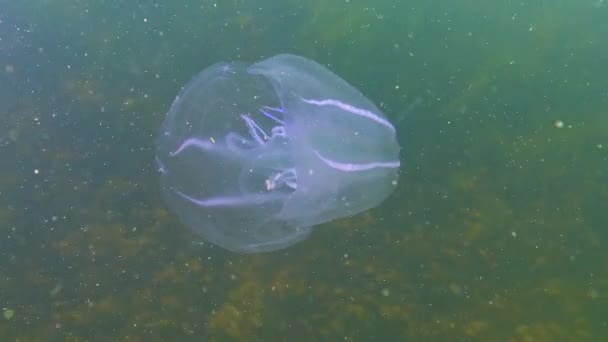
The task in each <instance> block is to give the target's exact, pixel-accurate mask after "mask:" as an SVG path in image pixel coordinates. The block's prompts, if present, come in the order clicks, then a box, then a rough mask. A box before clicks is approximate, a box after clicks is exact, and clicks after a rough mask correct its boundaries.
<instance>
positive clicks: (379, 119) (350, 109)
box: [300, 97, 395, 132]
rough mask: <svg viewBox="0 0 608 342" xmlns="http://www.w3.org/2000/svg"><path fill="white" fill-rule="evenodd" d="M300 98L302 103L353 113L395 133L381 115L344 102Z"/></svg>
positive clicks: (393, 128)
mask: <svg viewBox="0 0 608 342" xmlns="http://www.w3.org/2000/svg"><path fill="white" fill-rule="evenodd" d="M300 98H301V99H302V101H304V102H306V103H308V104H312V105H315V106H333V107H337V108H340V109H342V110H345V111H347V112H349V113H352V114H355V115H358V116H361V117H364V118H367V119H370V120H372V121H374V122H377V123H379V124H380V125H382V126H385V127H387V128H389V129H390V130H391V131H393V132H394V131H395V127H393V125H392V124H391V123H390V122H389V121H388V120H386V119H385V118H383V117H381V116H380V115H378V114H376V113H373V112H370V111H369V110H367V109H363V108H358V107H355V106H353V105H349V104H348V103H344V102H341V101H338V100H334V99H325V100H312V99H305V98H303V97H300Z"/></svg>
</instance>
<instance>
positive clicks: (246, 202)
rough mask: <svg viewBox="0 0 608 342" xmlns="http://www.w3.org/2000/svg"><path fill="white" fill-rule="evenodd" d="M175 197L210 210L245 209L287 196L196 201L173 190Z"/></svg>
mask: <svg viewBox="0 0 608 342" xmlns="http://www.w3.org/2000/svg"><path fill="white" fill-rule="evenodd" d="M173 192H175V193H176V194H177V195H179V196H181V197H183V198H185V199H187V200H188V201H190V202H192V203H193V204H195V205H197V206H200V207H205V208H211V207H246V206H253V205H259V204H263V203H268V202H273V201H284V200H285V199H286V198H287V197H288V196H289V194H283V193H276V192H268V193H263V194H255V193H254V194H245V195H239V196H223V197H210V198H203V199H198V198H194V197H192V196H189V195H186V194H184V193H183V192H181V191H178V190H173Z"/></svg>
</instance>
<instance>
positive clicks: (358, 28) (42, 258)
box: [0, 0, 608, 341]
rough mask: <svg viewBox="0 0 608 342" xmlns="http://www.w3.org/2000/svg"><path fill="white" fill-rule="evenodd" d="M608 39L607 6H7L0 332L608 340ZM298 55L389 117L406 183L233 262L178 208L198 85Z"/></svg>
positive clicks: (0, 102)
mask: <svg viewBox="0 0 608 342" xmlns="http://www.w3.org/2000/svg"><path fill="white" fill-rule="evenodd" d="M607 23H608V4H606V3H605V2H604V1H603V0H599V1H597V0H591V1H527V2H526V1H525V2H521V1H519V2H516V1H503V2H483V1H458V2H454V3H453V4H452V2H445V1H405V2H404V1H387V0H378V1H362V0H350V1H340V2H334V3H331V2H327V1H320V0H312V1H291V0H289V1H270V0H260V1H245V0H240V1H217V2H213V1H183V2H171V3H168V2H167V3H163V2H151V1H143V2H127V1H124V2H121V1H104V2H99V1H52V2H51V1H31V0H30V1H16V2H9V1H6V0H0V165H1V167H2V174H1V175H0V233H1V234H0V257H1V259H0V309H1V310H2V312H3V315H2V316H1V317H0V336H2V339H3V340H7V341H16V340H18V341H64V340H67V341H114V340H116V341H127V340H128V341H341V340H348V341H353V340H354V341H404V340H407V341H601V340H604V339H606V338H608V326H607V325H608V320H607V319H606V317H608V305H607V304H608V252H606V248H605V246H606V244H607V243H608V233H606V222H607V219H606V218H607V216H606V215H607V214H606V208H607V204H606V203H608V187H607V186H606V182H607V180H608V173H607V170H608V133H607V132H608V131H607V127H608V81H607V78H606V72H605V70H606V67H607V66H608V64H607V62H606V55H607V54H608V48H606V44H605V41H606V36H608V24H607ZM281 52H288V53H295V54H299V55H303V56H307V57H308V58H311V59H314V60H316V61H318V62H319V63H322V64H324V65H326V66H328V67H329V68H331V69H332V70H334V71H335V72H336V73H337V74H339V75H341V76H342V77H343V78H344V79H345V80H347V81H348V82H349V83H351V84H353V85H355V86H356V87H358V88H359V89H360V90H361V91H362V92H363V93H365V94H366V95H367V96H368V97H369V98H370V99H372V100H373V101H374V102H376V103H377V104H379V106H380V107H381V108H382V110H383V111H384V112H385V113H386V114H387V116H388V117H389V118H390V120H391V121H393V122H394V123H395V126H396V128H397V134H398V139H399V142H400V144H401V146H402V160H401V163H402V173H401V176H400V184H399V186H398V189H397V191H396V192H395V193H394V194H393V196H392V197H391V198H390V199H389V200H387V201H386V202H384V203H383V204H382V205H381V206H380V207H378V208H376V209H374V210H371V211H368V212H366V213H364V214H361V215H358V216H356V217H353V218H349V219H344V220H339V221H335V222H333V223H330V224H325V225H323V226H321V227H318V228H317V229H316V230H315V231H314V233H313V235H312V237H311V238H309V239H308V240H306V241H304V242H302V243H300V244H298V245H296V246H294V247H291V248H289V249H286V250H283V251H279V252H275V253H271V254H257V255H247V256H242V255H237V254H233V253H230V252H227V251H224V250H222V249H220V248H217V247H213V246H211V245H208V244H206V243H203V242H201V241H200V240H199V239H198V237H197V236H196V235H194V234H193V233H192V232H191V231H190V230H188V229H187V228H185V227H184V226H183V225H182V224H181V223H180V222H179V221H178V220H177V218H176V217H175V216H174V215H173V214H171V213H170V212H169V211H168V210H167V208H166V205H165V203H163V201H162V199H161V196H160V191H159V186H158V172H157V167H156V165H155V162H154V153H155V146H154V143H155V140H156V135H157V133H158V129H159V126H160V124H161V122H162V120H163V118H164V115H165V113H166V111H167V110H168V108H169V106H170V104H171V102H172V100H173V98H174V97H175V95H176V94H177V92H178V91H179V89H180V87H181V86H182V85H183V84H185V83H186V82H187V81H188V79H190V77H191V76H192V75H194V74H195V73H196V72H198V71H199V70H201V69H203V68H204V67H206V66H208V65H209V64H211V63H214V62H217V61H220V60H244V61H249V62H252V61H257V60H260V59H262V58H264V57H269V56H272V55H275V54H277V53H281Z"/></svg>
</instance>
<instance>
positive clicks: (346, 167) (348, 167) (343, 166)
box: [315, 151, 401, 172]
mask: <svg viewBox="0 0 608 342" xmlns="http://www.w3.org/2000/svg"><path fill="white" fill-rule="evenodd" d="M315 153H316V154H317V157H319V159H321V160H322V161H323V162H324V163H325V164H327V166H329V167H331V168H332V169H336V170H340V171H345V172H358V171H367V170H372V169H377V168H390V169H394V168H398V167H399V165H400V164H401V163H400V162H399V161H398V160H397V161H391V162H370V163H363V164H351V163H341V162H337V161H335V160H331V159H328V158H325V157H323V156H322V155H321V154H320V153H319V152H317V151H315Z"/></svg>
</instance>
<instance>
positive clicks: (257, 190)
mask: <svg viewBox="0 0 608 342" xmlns="http://www.w3.org/2000/svg"><path fill="white" fill-rule="evenodd" d="M156 159H157V162H158V164H159V168H160V171H161V175H160V178H161V187H162V192H163V195H164V197H165V200H166V202H167V204H168V206H169V207H170V208H171V210H172V211H173V212H174V213H175V214H177V216H178V217H179V218H180V220H181V221H182V222H183V223H184V224H185V225H186V226H188V227H189V228H190V229H192V230H193V231H195V232H196V233H198V234H199V235H200V236H201V237H202V238H203V239H204V240H206V241H209V242H211V243H213V244H216V245H218V246H220V247H223V248H225V249H228V250H230V251H234V252H239V253H255V252H267V251H274V250H279V249H282V248H286V247H288V246H290V245H293V244H295V243H297V242H298V241H301V240H303V239H306V238H307V237H308V236H309V235H310V233H311V230H312V227H314V226H316V225H319V224H321V223H324V222H329V221H332V220H335V219H338V218H341V217H347V216H352V215H355V214H357V213H360V212H362V211H365V210H368V209H370V208H373V207H375V206H377V205H378V204H379V203H381V202H382V201H383V200H384V199H385V198H386V197H388V195H390V194H391V192H392V191H393V190H394V189H395V187H396V184H397V176H398V171H399V166H400V163H399V145H398V143H397V140H396V137H395V128H394V127H393V125H392V124H391V123H390V122H389V121H388V120H387V118H386V117H385V116H384V115H383V114H382V112H381V111H380V110H379V109H378V108H377V107H376V106H375V105H374V104H373V103H372V102H371V101H370V100H369V99H367V98H366V97H365V96H363V95H362V94H361V92H359V91H358V90H357V89H355V88H354V87H353V86H351V85H350V84H348V83H347V82H346V81H344V80H343V79H341V78H340V77H338V76H337V75H335V74H334V73H332V72H331V71H330V70H328V69H327V68H325V67H323V66H321V65H320V64H318V63H316V62H314V61H312V60H310V59H306V58H304V57H300V56H295V55H289V54H282V55H277V56H274V57H271V58H268V59H265V60H262V61H260V62H257V63H255V64H252V65H247V64H244V63H217V64H214V65H211V66H209V67H207V68H206V69H204V70H203V71H201V72H200V73H199V74H198V75H196V76H195V77H194V78H193V79H192V80H191V81H190V82H189V83H188V84H187V85H186V86H185V87H184V88H183V89H182V90H181V92H180V93H179V95H178V96H177V98H176V99H175V101H174V102H173V104H172V105H171V108H170V110H169V112H168V113H167V116H166V118H165V120H164V122H163V124H162V127H161V132H160V136H159V138H158V144H157V156H156Z"/></svg>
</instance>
